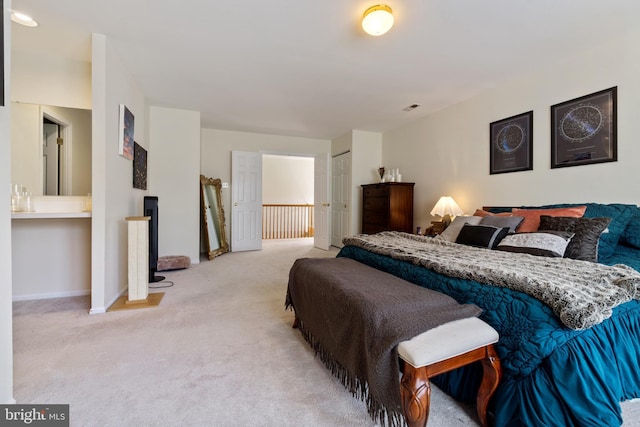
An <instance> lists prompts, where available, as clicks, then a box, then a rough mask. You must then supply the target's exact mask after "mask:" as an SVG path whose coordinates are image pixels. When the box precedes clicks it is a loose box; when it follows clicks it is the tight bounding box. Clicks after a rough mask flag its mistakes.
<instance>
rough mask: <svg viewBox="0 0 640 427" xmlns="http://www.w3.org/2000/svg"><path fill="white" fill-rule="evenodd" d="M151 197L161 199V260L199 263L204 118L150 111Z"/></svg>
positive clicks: (164, 110)
mask: <svg viewBox="0 0 640 427" xmlns="http://www.w3.org/2000/svg"><path fill="white" fill-rule="evenodd" d="M149 141H150V149H149V151H148V176H147V179H148V182H149V187H148V188H149V192H150V194H151V195H153V196H158V256H166V255H186V256H188V257H190V258H191V262H192V263H198V262H200V113H199V112H197V111H185V110H176V109H169V108H160V107H150V108H149Z"/></svg>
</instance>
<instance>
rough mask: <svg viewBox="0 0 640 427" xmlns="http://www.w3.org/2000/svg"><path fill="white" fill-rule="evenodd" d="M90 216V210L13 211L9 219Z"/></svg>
mask: <svg viewBox="0 0 640 427" xmlns="http://www.w3.org/2000/svg"><path fill="white" fill-rule="evenodd" d="M59 218H91V212H14V213H12V214H11V219H59Z"/></svg>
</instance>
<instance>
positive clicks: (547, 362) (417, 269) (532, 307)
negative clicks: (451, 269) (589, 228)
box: [338, 203, 640, 427]
mask: <svg viewBox="0 0 640 427" xmlns="http://www.w3.org/2000/svg"><path fill="white" fill-rule="evenodd" d="M572 206H578V204H576V205H553V206H551V205H550V206H541V207H537V208H542V209H550V208H565V207H572ZM579 206H586V210H585V211H584V214H583V216H584V218H610V222H608V227H607V228H606V230H605V232H604V233H602V234H601V235H600V236H599V239H598V242H597V251H598V252H597V256H598V263H597V266H600V265H609V266H615V265H618V264H624V265H626V266H629V267H631V268H632V269H634V270H635V271H634V273H635V272H637V271H640V208H638V207H637V206H634V205H623V204H606V205H605V204H596V203H586V204H579ZM527 208H533V207H527ZM491 210H492V211H494V212H493V213H497V212H500V211H509V210H510V209H507V208H496V209H491ZM398 234H400V233H398ZM406 238H407V239H409V240H411V239H416V238H417V237H416V236H412V235H406ZM422 239H428V238H426V237H422ZM352 243H353V242H352V241H350V239H349V238H348V239H345V246H344V247H343V248H342V249H341V250H340V252H339V254H338V257H347V258H351V259H354V260H356V261H359V262H361V263H364V264H366V265H369V266H372V267H375V268H377V269H379V270H383V271H386V272H389V273H391V274H394V275H396V276H398V277H401V278H403V279H405V280H407V281H409V282H412V283H414V284H417V285H420V286H423V287H427V288H429V289H433V290H436V291H439V292H443V293H445V294H447V295H450V296H452V297H453V298H455V299H456V300H457V301H458V302H459V303H466V304H469V303H470V304H476V305H478V306H479V307H480V308H482V309H483V313H482V314H481V316H480V318H481V319H483V320H484V321H486V322H487V323H489V324H490V325H491V326H493V328H495V329H496V330H497V331H498V333H499V334H500V341H499V342H498V343H497V344H496V350H497V352H498V355H499V356H500V359H501V362H502V368H503V378H502V382H501V384H500V386H499V388H498V390H497V392H496V394H495V395H494V399H493V402H492V412H493V416H494V423H495V425H496V426H498V427H501V426H542V425H544V426H594V427H595V426H598V427H600V426H619V425H621V424H622V416H621V409H620V405H619V402H621V401H624V400H628V399H632V398H638V397H640V300H639V299H638V298H640V295H638V294H639V293H640V291H638V288H637V285H636V294H635V295H631V298H628V299H627V300H626V301H618V303H617V304H616V305H615V307H614V308H612V309H611V310H610V312H609V313H608V314H607V315H606V316H604V317H605V319H604V320H601V321H598V322H594V324H593V325H592V326H591V324H590V323H589V324H588V325H587V326H585V325H582V327H580V325H578V327H577V328H570V327H567V325H566V324H564V323H563V321H561V319H560V317H559V316H558V314H556V313H555V312H554V311H553V309H552V308H551V307H550V306H549V305H548V304H545V303H543V302H541V301H540V300H539V299H537V298H534V297H532V296H531V295H529V294H527V293H524V292H521V291H518V290H514V289H510V288H505V287H501V286H493V285H492V284H484V283H481V282H480V281H477V280H473V278H464V277H450V276H449V275H447V274H441V273H438V272H436V270H434V269H432V268H426V267H425V266H424V265H420V263H417V262H415V261H412V260H410V259H408V258H407V257H406V254H404V253H403V251H402V250H400V251H398V252H399V253H395V254H394V253H391V254H390V253H386V252H384V251H382V252H383V253H376V251H375V250H371V249H370V248H363V247H361V246H359V245H356V244H352ZM482 250H484V251H491V252H494V251H493V250H491V249H482ZM509 255H510V256H513V259H514V262H515V263H517V264H518V265H523V263H526V262H527V261H526V260H527V259H529V258H531V257H532V255H527V254H517V253H513V254H509ZM578 262H584V261H578ZM593 264H596V263H593ZM585 265H586V264H585ZM594 266H595V265H594ZM474 277H475V276H474ZM630 292H631V293H632V294H633V291H630ZM480 378H481V369H480V367H479V366H478V365H470V366H468V367H465V368H461V369H458V370H456V371H453V372H451V373H448V374H443V375H441V376H439V377H437V378H435V379H434V383H436V384H437V385H438V386H439V387H440V388H441V389H443V390H444V391H445V392H447V393H449V394H450V395H452V396H453V397H455V398H457V399H459V400H463V401H468V402H472V401H473V399H474V398H475V395H476V392H477V389H478V386H479V381H480Z"/></svg>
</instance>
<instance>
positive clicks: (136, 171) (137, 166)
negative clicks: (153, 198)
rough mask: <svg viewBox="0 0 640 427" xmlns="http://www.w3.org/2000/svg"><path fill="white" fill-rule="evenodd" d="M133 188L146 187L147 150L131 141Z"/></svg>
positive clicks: (141, 188) (143, 188) (144, 188)
mask: <svg viewBox="0 0 640 427" xmlns="http://www.w3.org/2000/svg"><path fill="white" fill-rule="evenodd" d="M133 188H138V189H140V190H146V189H147V150H145V149H144V148H142V146H140V145H139V144H138V143H137V142H135V141H134V142H133Z"/></svg>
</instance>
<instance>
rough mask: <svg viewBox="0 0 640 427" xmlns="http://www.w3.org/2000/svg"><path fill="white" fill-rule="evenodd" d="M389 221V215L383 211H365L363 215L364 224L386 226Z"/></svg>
mask: <svg viewBox="0 0 640 427" xmlns="http://www.w3.org/2000/svg"><path fill="white" fill-rule="evenodd" d="M388 221H389V214H388V213H387V212H383V211H364V212H363V213H362V223H363V224H376V225H385V224H386V223H387V222H388Z"/></svg>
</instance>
